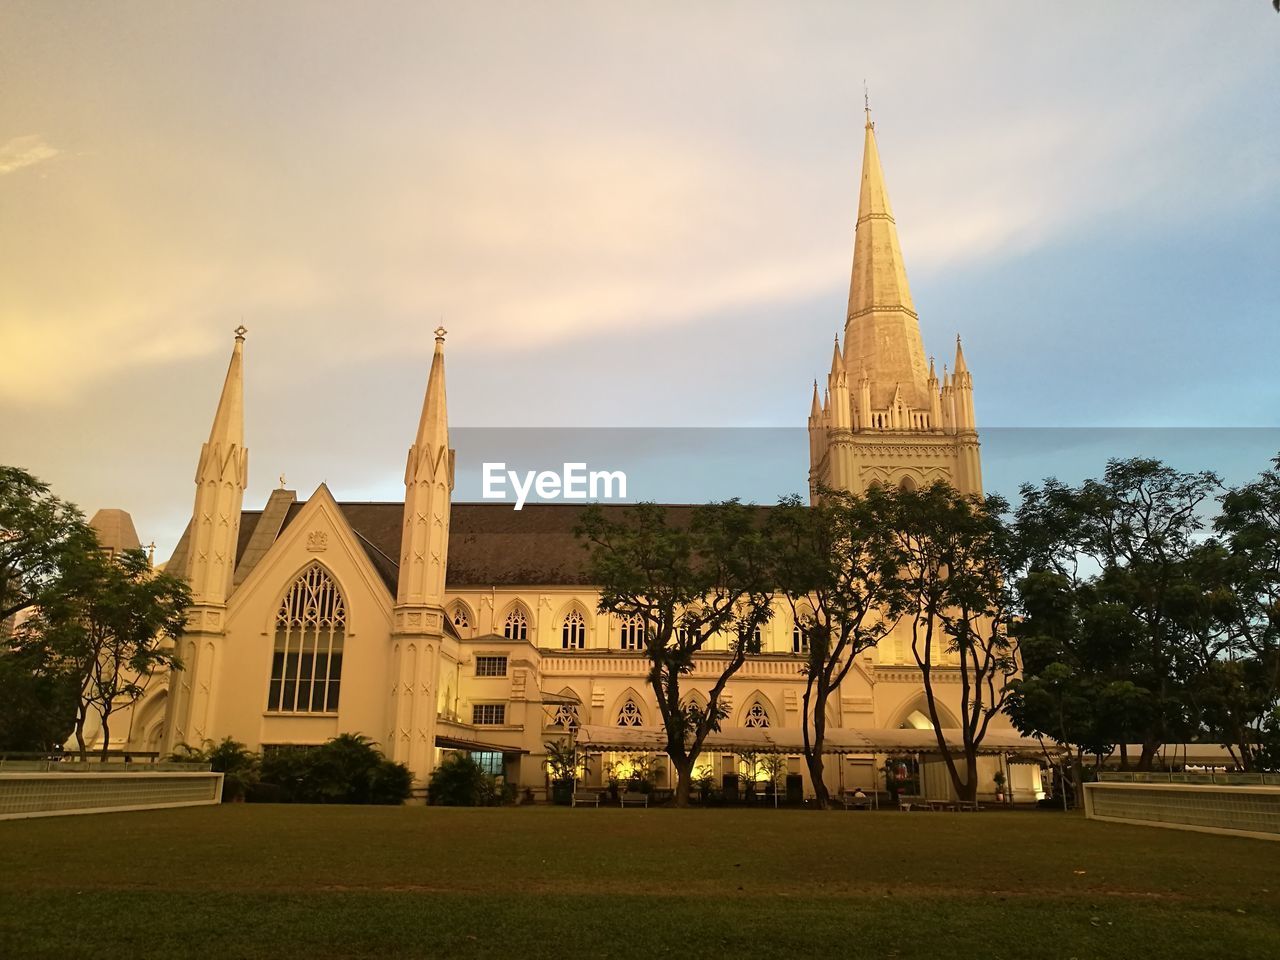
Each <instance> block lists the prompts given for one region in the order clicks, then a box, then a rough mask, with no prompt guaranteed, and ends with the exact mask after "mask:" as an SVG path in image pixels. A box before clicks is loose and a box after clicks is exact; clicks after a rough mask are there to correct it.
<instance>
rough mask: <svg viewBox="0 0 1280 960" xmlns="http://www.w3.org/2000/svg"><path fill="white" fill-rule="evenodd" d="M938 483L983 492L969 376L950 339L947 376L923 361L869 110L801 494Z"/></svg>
mask: <svg viewBox="0 0 1280 960" xmlns="http://www.w3.org/2000/svg"><path fill="white" fill-rule="evenodd" d="M937 480H945V481H947V482H948V483H950V484H951V485H952V486H954V487H956V488H957V489H958V490H960V492H962V493H972V494H981V493H982V472H981V466H980V463H979V456H978V433H977V424H976V423H975V420H974V413H973V378H972V376H971V375H970V373H969V368H968V366H967V365H966V364H965V359H964V352H963V350H962V349H961V347H960V340H959V338H958V337H957V338H956V356H955V374H954V376H952V375H951V374H950V373H947V372H946V368H945V367H944V369H943V378H942V381H941V382H939V380H938V376H937V372H936V370H935V368H934V364H933V361H932V360H928V361H926V359H925V351H924V343H923V341H922V339H921V336H920V318H919V316H918V315H917V314H916V309H915V304H914V302H913V301H912V299H911V288H910V286H909V285H908V284H907V271H906V267H905V265H904V262H903V258H902V248H901V246H900V245H899V242H898V226H897V222H896V221H895V220H894V217H893V208H892V207H891V206H890V205H889V192H888V190H887V189H886V188H885V181H884V171H883V170H882V169H881V166H880V151H879V148H878V146H877V144H876V132H875V124H873V123H872V122H871V110H870V108H869V107H868V109H867V119H866V131H865V142H864V147H863V155H862V184H861V189H860V192H859V196H858V220H857V226H856V228H855V232H854V242H853V270H852V274H851V276H850V280H849V305H848V310H847V311H846V314H845V324H844V349H843V351H842V350H841V349H840V341H839V339H837V340H836V351H835V356H834V357H833V358H832V361H831V372H830V373H829V374H828V375H827V388H826V391H825V393H824V396H823V400H822V402H821V403H819V401H818V389H817V384H816V383H815V384H814V395H813V402H812V405H811V406H810V412H809V494H810V498H811V499H817V497H818V494H819V491H820V490H821V489H823V488H829V489H835V490H849V491H852V492H855V493H861V492H862V491H864V490H866V489H867V488H868V487H869V486H871V485H872V484H873V483H879V484H883V485H892V486H908V487H913V488H914V487H922V486H926V485H928V484H930V483H933V482H935V481H937Z"/></svg>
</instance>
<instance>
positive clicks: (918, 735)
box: [577, 724, 1061, 758]
mask: <svg viewBox="0 0 1280 960" xmlns="http://www.w3.org/2000/svg"><path fill="white" fill-rule="evenodd" d="M942 732H943V734H944V735H945V737H946V741H947V744H948V746H950V747H951V748H952V749H955V750H961V749H963V745H964V738H963V735H962V734H961V732H960V730H959V729H944V730H943V731H942ZM577 744H578V749H579V750H584V751H587V752H589V753H594V752H598V751H605V750H634V751H640V752H646V753H648V752H652V753H662V752H664V751H665V750H666V745H667V734H666V730H665V729H663V728H662V727H656V726H643V727H610V726H603V725H596V724H587V725H584V726H581V727H579V728H578V737H577ZM702 749H703V750H705V751H707V752H709V753H788V754H796V753H801V752H803V750H804V737H803V734H802V732H801V730H800V729H799V728H798V727H725V728H723V729H721V730H720V731H719V732H718V733H716V732H713V733H710V734H708V735H707V739H706V741H705V742H704V743H703V746H702ZM937 749H938V740H937V737H936V736H935V735H934V731H932V730H914V729H902V730H899V729H893V728H887V727H886V728H861V729H845V728H835V729H828V730H827V735H826V738H825V741H824V742H823V745H822V752H823V753H842V754H847V753H854V754H876V753H930V752H933V751H936V750H937ZM1046 750H1048V752H1049V754H1050V755H1054V754H1057V753H1060V752H1061V748H1059V747H1058V745H1057V744H1055V743H1053V742H1052V741H1049V742H1047V743H1045V744H1044V745H1043V746H1042V745H1041V743H1040V741H1039V740H1035V739H1032V738H1031V737H1024V736H1022V735H1021V734H1019V733H1017V732H1015V731H1012V730H992V731H989V732H988V733H987V735H986V737H985V738H984V739H983V741H982V744H981V746H979V748H978V753H980V754H987V755H1005V756H1025V757H1036V758H1043V757H1044V755H1045V751H1046Z"/></svg>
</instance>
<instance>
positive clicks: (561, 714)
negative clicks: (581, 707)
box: [547, 703, 578, 733]
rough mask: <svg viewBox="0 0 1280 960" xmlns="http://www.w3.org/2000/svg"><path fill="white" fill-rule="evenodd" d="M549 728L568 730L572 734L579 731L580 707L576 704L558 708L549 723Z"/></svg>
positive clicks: (566, 704) (564, 704)
mask: <svg viewBox="0 0 1280 960" xmlns="http://www.w3.org/2000/svg"><path fill="white" fill-rule="evenodd" d="M547 726H548V727H559V728H560V729H561V730H568V731H569V732H570V733H572V732H573V731H575V730H577V729H578V705H577V704H574V703H562V704H560V706H558V707H556V708H555V710H554V711H552V713H551V719H550V720H549V721H547Z"/></svg>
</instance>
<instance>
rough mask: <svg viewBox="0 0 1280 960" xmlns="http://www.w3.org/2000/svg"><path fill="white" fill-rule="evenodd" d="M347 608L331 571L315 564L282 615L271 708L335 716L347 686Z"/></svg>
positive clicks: (300, 579)
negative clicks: (344, 661) (344, 670)
mask: <svg viewBox="0 0 1280 960" xmlns="http://www.w3.org/2000/svg"><path fill="white" fill-rule="evenodd" d="M346 630H347V605H346V601H344V600H343V599H342V593H341V592H340V591H339V590H338V585H337V584H335V583H334V582H333V579H332V578H331V577H330V576H329V573H328V571H327V570H325V569H324V567H322V566H320V565H319V564H312V565H311V566H310V567H308V568H307V569H306V570H305V571H303V573H302V576H300V577H298V579H297V580H296V581H294V584H293V586H292V587H290V588H289V592H288V593H286V594H285V595H284V599H283V600H282V601H281V603H280V610H279V612H278V613H277V614H276V642H275V651H274V653H273V655H272V657H271V685H270V688H269V690H268V693H267V709H268V710H271V711H275V712H280V713H333V712H335V711H336V710H337V709H338V694H339V692H340V687H341V681H342V642H343V638H344V637H345V635H346Z"/></svg>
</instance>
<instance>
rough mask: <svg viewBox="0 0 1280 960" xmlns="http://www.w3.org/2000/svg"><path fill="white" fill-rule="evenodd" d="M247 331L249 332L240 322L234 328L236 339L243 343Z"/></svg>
mask: <svg viewBox="0 0 1280 960" xmlns="http://www.w3.org/2000/svg"><path fill="white" fill-rule="evenodd" d="M248 332H249V328H248V327H246V326H245V325H244V324H243V323H242V324H240V326H238V327H236V329H235V334H236V339H237V340H239V341H240V342H241V343H244V335H245V334H246V333H248Z"/></svg>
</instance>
